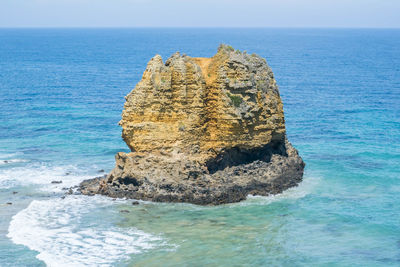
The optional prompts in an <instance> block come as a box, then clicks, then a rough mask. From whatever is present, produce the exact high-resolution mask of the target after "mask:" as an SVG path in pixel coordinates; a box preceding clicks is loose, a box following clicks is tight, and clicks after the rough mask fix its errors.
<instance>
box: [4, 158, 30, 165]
mask: <svg viewBox="0 0 400 267" xmlns="http://www.w3.org/2000/svg"><path fill="white" fill-rule="evenodd" d="M23 162H28V160H27V159H6V160H0V165H6V164H13V163H23Z"/></svg>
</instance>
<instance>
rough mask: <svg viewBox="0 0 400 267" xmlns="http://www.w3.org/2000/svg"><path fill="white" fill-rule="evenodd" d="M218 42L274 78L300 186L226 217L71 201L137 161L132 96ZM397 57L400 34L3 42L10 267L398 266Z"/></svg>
mask: <svg viewBox="0 0 400 267" xmlns="http://www.w3.org/2000/svg"><path fill="white" fill-rule="evenodd" d="M220 43H227V44H230V45H232V46H233V47H234V48H236V49H240V50H246V51H247V52H249V53H257V54H259V55H261V56H263V57H265V58H266V59H267V62H268V63H269V65H270V66H271V67H272V69H273V71H274V73H275V76H276V79H277V82H278V85H279V86H280V92H281V97H282V99H283V103H284V110H285V118H286V127H287V133H288V137H289V140H290V141H291V142H292V143H293V144H294V146H295V147H296V148H297V149H298V150H299V151H300V154H301V156H302V157H303V159H304V160H305V162H306V163H307V166H306V173H305V176H304V181H303V183H302V184H301V185H300V186H299V187H297V188H293V189H290V190H288V191H287V192H285V193H283V194H282V195H278V196H274V197H266V198H265V197H253V198H250V199H248V200H246V201H244V202H241V203H237V204H229V205H223V206H218V207H199V206H194V205H189V204H154V203H149V202H145V203H142V204H141V205H139V206H132V205H130V202H129V201H123V200H121V201H112V200H110V199H107V198H102V197H92V198H90V197H83V196H69V197H66V198H65V199H62V198H61V196H62V195H63V190H62V187H67V186H70V185H74V184H77V183H78V182H79V181H80V180H83V179H85V178H89V177H93V176H96V175H99V173H100V172H99V171H100V170H104V171H105V172H108V171H110V170H111V169H112V168H113V165H114V154H115V153H116V152H118V151H127V147H126V145H125V144H124V142H123V141H122V140H121V137H120V135H121V129H120V128H119V126H118V121H119V119H120V114H121V111H122V107H123V103H124V96H125V95H126V94H128V93H129V92H130V90H132V89H133V88H134V86H135V84H136V83H137V82H138V81H139V80H140V78H141V75H142V73H143V71H144V69H145V66H146V64H147V62H148V61H149V59H150V58H151V57H153V56H154V55H155V54H160V55H162V57H163V59H164V60H166V59H167V58H168V57H169V56H170V55H172V54H173V53H174V52H176V51H180V52H182V53H186V54H188V55H190V56H200V57H210V56H212V55H213V54H215V52H216V50H217V47H218V45H219V44H220ZM399 47H400V30H367V29H365V30H339V29H18V30H17V29H1V30H0V266H44V265H46V264H47V265H49V266H85V265H86V266H103V265H104V266H109V265H112V266H160V265H163V266H177V265H180V266H182V265H183V266H190V265H194V266H204V265H210V266H259V265H264V266H267V265H273V266H310V265H311V266H326V265H329V266H354V265H358V266H400V49H399ZM53 180H62V181H63V183H62V184H51V181H53ZM13 192H14V193H13ZM15 192H17V193H15ZM7 202H12V203H13V204H12V205H7V204H6V203H7ZM121 209H128V210H129V211H130V213H120V212H119V211H120V210H121Z"/></svg>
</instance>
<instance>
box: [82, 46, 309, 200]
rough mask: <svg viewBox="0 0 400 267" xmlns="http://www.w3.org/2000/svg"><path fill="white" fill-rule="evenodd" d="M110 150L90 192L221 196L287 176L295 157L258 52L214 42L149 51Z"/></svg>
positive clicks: (292, 181) (282, 183) (267, 190)
mask: <svg viewBox="0 0 400 267" xmlns="http://www.w3.org/2000/svg"><path fill="white" fill-rule="evenodd" d="M120 125H121V126H122V129H123V130H122V137H123V139H124V141H125V142H126V144H127V145H128V146H129V148H130V149H131V151H132V152H131V153H122V152H120V153H118V154H117V155H116V167H115V168H114V170H113V171H112V172H111V173H110V174H109V175H108V176H107V177H106V178H104V179H93V180H90V181H85V182H84V183H82V184H81V192H82V193H84V194H94V193H100V194H104V195H108V196H112V197H128V198H135V199H143V200H152V201H172V202H191V203H195V204H222V203H229V202H236V201H240V200H243V199H245V198H246V196H247V195H248V194H257V195H269V194H275V193H280V192H282V191H283V190H284V189H287V188H289V187H291V186H295V185H297V184H298V183H299V182H300V181H301V179H302V176H303V169H304V162H303V161H302V159H301V158H300V156H299V155H298V153H297V151H296V149H294V148H293V147H292V146H291V144H290V143H289V142H288V140H287V138H286V131H285V121H284V114H283V105H282V101H281V99H280V96H279V90H278V86H277V84H276V81H275V79H274V75H273V73H272V71H271V69H270V67H269V66H268V65H267V62H266V61H265V59H263V58H261V57H259V56H257V55H255V54H252V55H249V54H247V53H246V52H244V53H242V52H240V51H238V50H236V51H235V50H234V49H233V48H232V47H230V46H226V45H221V46H220V47H219V49H218V52H217V54H216V55H214V56H213V57H212V58H193V57H189V56H186V55H181V54H179V53H175V54H174V55H173V56H171V57H170V58H169V59H168V60H167V61H166V62H165V63H163V61H162V58H161V56H159V55H156V56H155V57H153V58H152V59H151V60H150V62H149V63H148V65H147V68H146V70H145V72H144V74H143V77H142V80H141V81H140V82H139V83H138V84H137V85H136V87H135V89H134V90H132V92H130V93H129V94H128V95H127V96H126V102H125V105H124V110H123V113H122V120H121V121H120Z"/></svg>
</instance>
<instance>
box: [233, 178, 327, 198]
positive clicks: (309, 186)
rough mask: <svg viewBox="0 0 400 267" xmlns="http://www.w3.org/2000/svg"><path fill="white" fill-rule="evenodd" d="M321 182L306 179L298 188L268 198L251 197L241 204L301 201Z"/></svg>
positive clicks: (314, 179) (317, 179)
mask: <svg viewBox="0 0 400 267" xmlns="http://www.w3.org/2000/svg"><path fill="white" fill-rule="evenodd" d="M319 182H320V178H315V177H305V178H304V179H303V181H302V182H301V183H300V184H299V185H298V186H296V187H292V188H289V189H287V190H285V191H283V192H282V193H281V194H276V195H271V196H266V197H265V196H252V195H249V196H248V197H247V200H246V201H244V202H240V203H241V204H242V205H248V204H261V205H265V204H270V203H272V202H276V201H282V200H296V199H300V198H303V197H305V196H307V195H308V194H310V193H311V192H312V191H313V190H314V188H315V187H316V186H317V185H318V184H319Z"/></svg>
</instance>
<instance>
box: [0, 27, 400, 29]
mask: <svg viewBox="0 0 400 267" xmlns="http://www.w3.org/2000/svg"><path fill="white" fill-rule="evenodd" d="M0 29H340V30H345V29H349V30H358V29H360V30H364V29H365V30H368V29H370V30H399V29H400V27H341V26H326V27H314V26H312V27H311V26H304V27H303V26H244V27H243V26H190V27H188V26H13V27H4V26H0Z"/></svg>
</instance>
